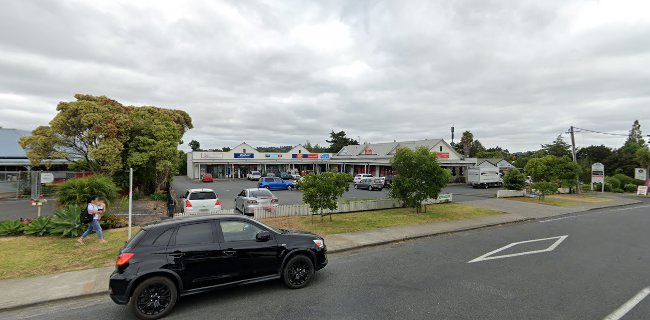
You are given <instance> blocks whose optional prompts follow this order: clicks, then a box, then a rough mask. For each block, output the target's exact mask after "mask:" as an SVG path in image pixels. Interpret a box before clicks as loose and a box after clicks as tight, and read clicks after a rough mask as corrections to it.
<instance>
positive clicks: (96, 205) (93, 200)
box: [77, 196, 108, 244]
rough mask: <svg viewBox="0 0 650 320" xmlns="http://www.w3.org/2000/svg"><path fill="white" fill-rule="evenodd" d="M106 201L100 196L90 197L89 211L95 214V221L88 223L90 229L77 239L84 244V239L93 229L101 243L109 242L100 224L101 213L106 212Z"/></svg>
mask: <svg viewBox="0 0 650 320" xmlns="http://www.w3.org/2000/svg"><path fill="white" fill-rule="evenodd" d="M103 203H104V201H103V200H102V199H101V198H100V197H99V196H92V197H90V199H88V213H89V214H92V215H93V221H92V222H90V224H89V225H88V229H87V230H86V232H84V234H83V235H81V238H79V239H77V241H79V243H81V244H84V239H86V237H88V235H90V233H91V232H93V230H94V231H95V232H97V237H98V238H99V243H107V242H108V241H106V240H104V234H103V233H102V226H101V225H99V219H100V218H101V215H102V214H104V207H103Z"/></svg>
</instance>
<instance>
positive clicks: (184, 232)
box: [176, 222, 213, 245]
mask: <svg viewBox="0 0 650 320" xmlns="http://www.w3.org/2000/svg"><path fill="white" fill-rule="evenodd" d="M212 241H213V238H212V224H211V223H210V222H202V223H195V224H186V225H182V226H180V227H178V232H176V245H184V244H197V243H210V242H212Z"/></svg>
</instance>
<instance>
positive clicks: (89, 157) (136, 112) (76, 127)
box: [20, 94, 192, 192]
mask: <svg viewBox="0 0 650 320" xmlns="http://www.w3.org/2000/svg"><path fill="white" fill-rule="evenodd" d="M75 98H76V100H75V101H71V102H61V103H59V105H58V107H57V111H58V113H57V115H56V116H55V117H54V119H52V121H50V125H49V126H43V127H39V128H37V129H36V130H34V131H33V132H32V135H31V136H28V137H24V138H22V139H21V141H20V144H21V146H22V147H23V148H24V149H25V150H26V151H27V156H28V157H29V159H30V161H31V162H32V164H33V165H39V164H41V163H45V164H47V163H48V162H50V161H51V160H55V159H65V160H68V161H69V162H70V167H71V169H73V170H88V171H92V172H95V173H101V174H106V175H110V176H113V178H114V179H115V180H116V181H117V182H120V183H121V184H122V185H124V184H125V181H127V179H126V176H127V173H126V168H128V167H133V168H134V169H136V182H137V183H138V184H139V185H141V186H144V187H145V188H146V190H145V191H149V192H150V191H153V189H157V188H160V186H162V185H163V184H164V183H165V182H166V181H168V180H169V179H171V176H172V175H173V174H174V173H175V172H176V170H177V169H178V162H179V157H178V152H177V147H178V144H179V143H180V142H181V138H182V136H183V134H184V133H185V132H186V131H187V130H188V129H190V128H192V119H191V118H190V116H189V115H188V114H187V113H186V112H184V111H180V110H169V109H162V108H156V107H149V106H147V107H134V106H124V105H122V104H121V103H119V102H117V101H115V100H112V99H110V98H107V97H104V96H90V95H82V94H77V95H75Z"/></svg>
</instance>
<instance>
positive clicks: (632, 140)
mask: <svg viewBox="0 0 650 320" xmlns="http://www.w3.org/2000/svg"><path fill="white" fill-rule="evenodd" d="M625 145H636V146H638V147H639V148H643V147H646V143H645V140H644V139H643V132H641V124H640V123H639V120H634V123H633V124H632V129H630V134H629V135H628V137H627V140H626V141H625Z"/></svg>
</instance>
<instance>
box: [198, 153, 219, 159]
mask: <svg viewBox="0 0 650 320" xmlns="http://www.w3.org/2000/svg"><path fill="white" fill-rule="evenodd" d="M222 158H223V153H217V152H201V159H222Z"/></svg>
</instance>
